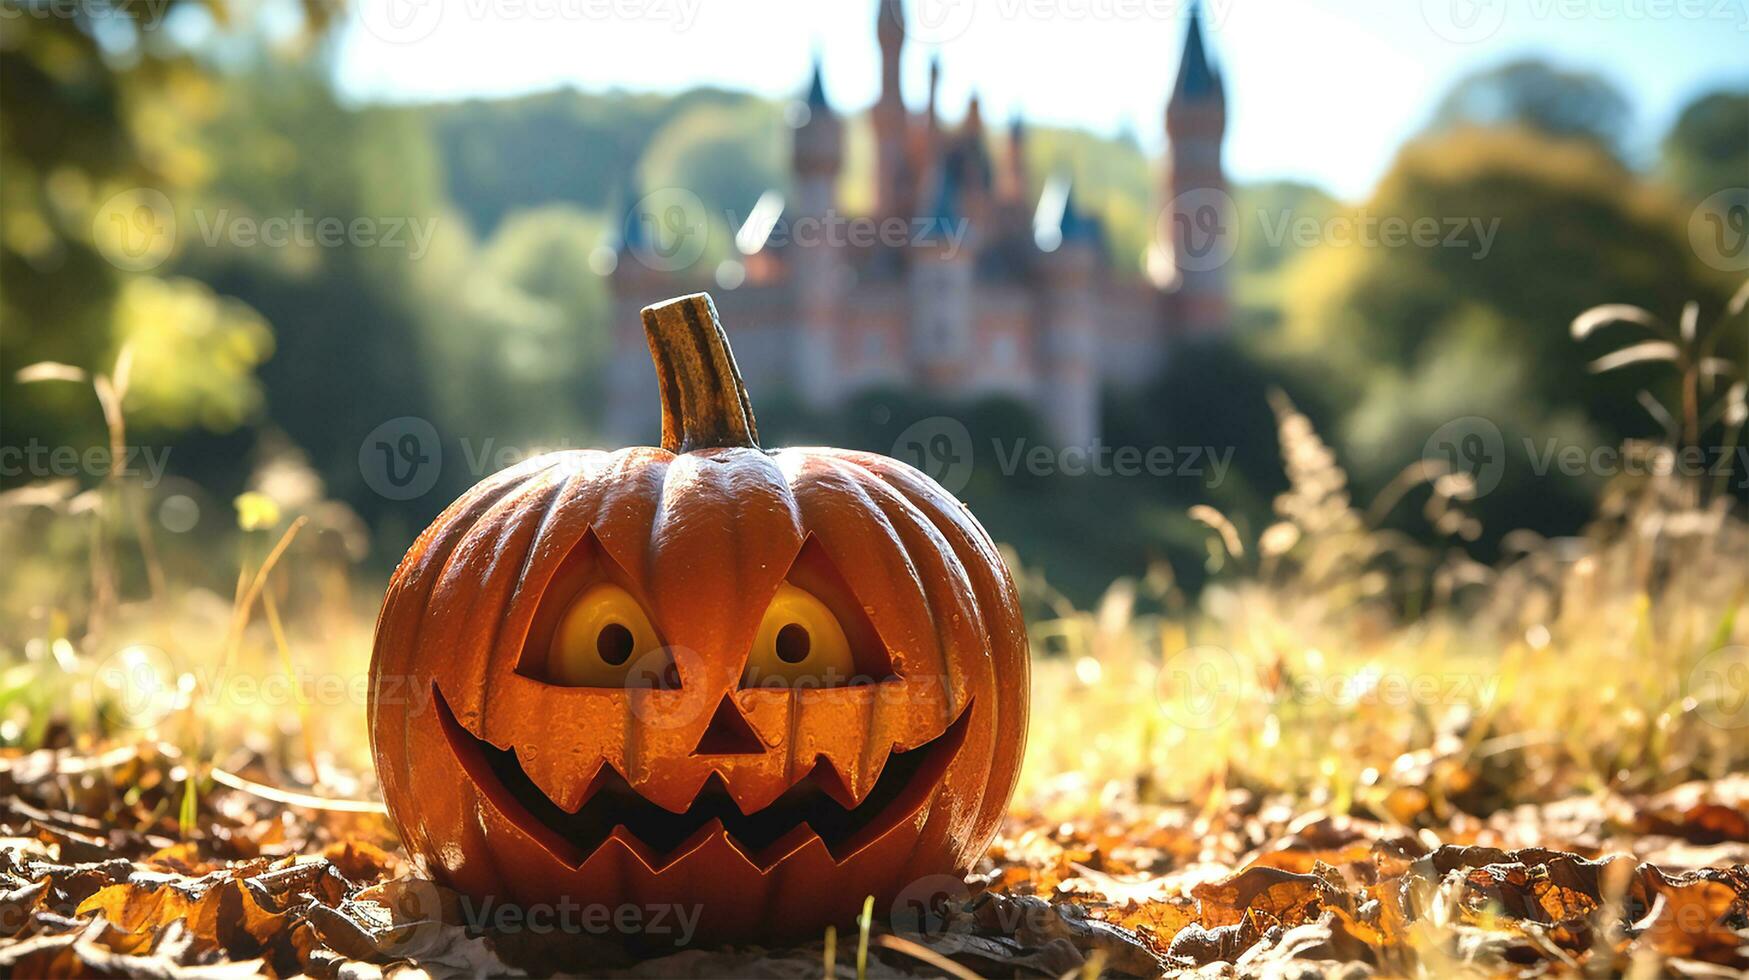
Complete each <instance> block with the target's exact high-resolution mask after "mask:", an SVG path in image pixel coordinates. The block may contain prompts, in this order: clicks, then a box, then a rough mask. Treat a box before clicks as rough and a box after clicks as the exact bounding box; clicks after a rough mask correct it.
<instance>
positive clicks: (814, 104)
mask: <svg viewBox="0 0 1749 980" xmlns="http://www.w3.org/2000/svg"><path fill="white" fill-rule="evenodd" d="M808 108H809V109H812V110H815V111H816V112H818V111H819V110H821V109H830V108H831V105H830V104H829V103H827V101H826V78H825V70H824V65H823V63H822V61H821V58H820V52H819V51H818V50H816V51H815V52H814V77H813V79H812V80H811V81H810V82H809V83H808Z"/></svg>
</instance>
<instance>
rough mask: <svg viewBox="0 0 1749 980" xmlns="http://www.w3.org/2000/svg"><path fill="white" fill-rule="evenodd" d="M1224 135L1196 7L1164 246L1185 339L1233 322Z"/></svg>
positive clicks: (1231, 222) (1178, 110) (1171, 116)
mask: <svg viewBox="0 0 1749 980" xmlns="http://www.w3.org/2000/svg"><path fill="white" fill-rule="evenodd" d="M1226 129H1227V98H1226V92H1225V90H1224V86H1223V85H1222V82H1221V76H1220V73H1219V72H1217V71H1216V70H1215V69H1214V67H1213V66H1211V65H1210V63H1209V57H1208V51H1207V49H1206V47H1205V45H1204V39H1203V30H1202V7H1201V4H1199V3H1194V2H1193V3H1192V5H1191V8H1190V23H1189V25H1188V26H1187V27H1186V29H1185V35H1184V55H1183V57H1182V58H1180V59H1179V62H1178V78H1177V81H1176V82H1175V83H1174V84H1173V87H1172V98H1171V100H1170V101H1169V102H1168V103H1167V105H1166V141H1167V148H1166V153H1167V156H1166V181H1165V187H1164V189H1163V203H1164V205H1165V208H1166V213H1165V214H1163V215H1162V219H1161V220H1162V228H1161V233H1162V237H1163V238H1164V239H1165V240H1164V241H1162V242H1161V243H1160V246H1161V248H1162V250H1163V252H1164V253H1165V254H1166V255H1167V256H1168V257H1169V258H1170V262H1171V265H1172V271H1173V272H1174V273H1175V276H1174V278H1175V280H1176V292H1175V293H1174V294H1173V298H1172V303H1173V307H1172V309H1173V313H1174V315H1175V318H1176V320H1177V326H1178V327H1179V328H1180V329H1181V330H1183V331H1184V332H1186V333H1192V334H1195V333H1203V332H1206V331H1212V330H1219V329H1222V328H1224V327H1225V326H1226V325H1227V324H1228V323H1229V322H1230V317H1231V299H1230V284H1229V276H1228V273H1227V263H1226V258H1227V257H1229V256H1230V255H1231V254H1232V249H1233V244H1234V241H1233V238H1234V236H1235V235H1237V234H1238V228H1237V227H1236V223H1237V215H1236V214H1235V213H1234V210H1233V204H1232V198H1231V197H1230V196H1229V195H1228V192H1227V177H1226V171H1225V169H1224V168H1223V166H1222V162H1221V141H1222V138H1223V137H1224V136H1225V134H1226Z"/></svg>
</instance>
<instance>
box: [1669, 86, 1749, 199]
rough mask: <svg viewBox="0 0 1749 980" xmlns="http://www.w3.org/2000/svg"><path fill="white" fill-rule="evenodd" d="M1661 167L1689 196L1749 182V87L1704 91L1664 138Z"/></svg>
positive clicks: (1707, 193)
mask: <svg viewBox="0 0 1749 980" xmlns="http://www.w3.org/2000/svg"><path fill="white" fill-rule="evenodd" d="M1662 150H1663V152H1662V159H1661V162H1660V169H1661V170H1662V172H1663V175H1664V177H1665V179H1667V180H1668V181H1669V182H1670V183H1671V184H1672V185H1673V186H1675V187H1676V188H1677V189H1678V190H1680V191H1681V193H1682V194H1683V195H1684V196H1686V197H1688V198H1689V199H1690V200H1696V201H1698V200H1702V199H1704V198H1706V197H1708V196H1710V195H1712V194H1713V193H1715V192H1717V191H1721V190H1724V189H1725V188H1728V187H1742V186H1743V185H1744V184H1745V183H1749V91H1744V90H1741V89H1739V90H1737V91H1722V92H1712V93H1710V94H1707V95H1703V96H1701V97H1700V98H1698V99H1696V100H1694V101H1693V102H1691V103H1689V104H1688V107H1687V108H1685V109H1683V110H1682V115H1681V117H1679V118H1678V119H1677V120H1676V124H1675V125H1674V126H1672V127H1671V128H1670V133H1669V134H1668V135H1667V136H1665V137H1664V143H1663V147H1662Z"/></svg>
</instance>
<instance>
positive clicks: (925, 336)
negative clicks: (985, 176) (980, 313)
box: [907, 167, 977, 389]
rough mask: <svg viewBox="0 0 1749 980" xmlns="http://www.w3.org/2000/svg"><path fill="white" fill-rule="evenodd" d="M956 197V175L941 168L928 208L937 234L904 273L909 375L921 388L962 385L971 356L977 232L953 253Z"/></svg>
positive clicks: (959, 207) (960, 215)
mask: <svg viewBox="0 0 1749 980" xmlns="http://www.w3.org/2000/svg"><path fill="white" fill-rule="evenodd" d="M960 192H961V188H960V175H959V173H958V172H957V171H956V170H955V169H954V168H952V167H941V168H940V169H939V173H938V174H937V176H936V187H935V195H934V201H933V203H932V204H931V206H930V209H929V220H930V221H931V222H933V223H934V225H935V227H936V228H937V229H938V232H939V233H937V234H935V235H934V236H932V240H931V241H930V242H929V243H928V244H927V245H926V246H925V247H923V248H920V249H917V250H915V251H916V253H917V254H916V255H914V256H913V259H912V262H911V264H910V267H909V269H908V270H907V272H908V275H909V285H910V293H911V296H910V300H911V316H910V322H911V336H910V357H911V364H912V368H913V371H912V374H913V376H914V377H917V378H919V379H922V380H923V381H924V382H925V383H928V384H931V385H936V386H940V387H943V388H950V389H951V387H952V386H953V385H954V384H956V383H960V382H963V380H964V378H965V376H966V374H967V370H968V367H969V365H970V362H971V358H972V356H973V351H972V326H973V324H972V312H973V311H972V306H973V303H974V302H975V298H974V296H973V294H972V293H973V282H972V273H973V270H974V268H975V267H976V262H975V259H974V253H975V251H976V249H975V248H974V247H973V245H974V241H975V238H976V235H977V232H976V230H975V229H974V230H972V231H971V232H970V233H969V234H967V236H966V238H965V240H964V241H963V242H961V243H960V247H959V248H957V249H956V248H955V247H954V246H953V245H951V244H950V242H951V240H952V239H951V237H950V236H949V235H948V234H946V230H947V229H949V228H953V227H956V226H959V225H960V224H961V223H962V222H963V221H964V219H965V211H964V208H963V202H962V200H961V193H960Z"/></svg>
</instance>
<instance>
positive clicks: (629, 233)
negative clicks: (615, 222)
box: [618, 168, 650, 252]
mask: <svg viewBox="0 0 1749 980" xmlns="http://www.w3.org/2000/svg"><path fill="white" fill-rule="evenodd" d="M642 199H643V194H642V193H640V190H639V184H638V173H637V170H636V169H635V168H634V169H632V170H630V171H628V172H627V173H626V176H625V182H624V183H623V184H621V186H620V190H619V208H618V211H619V215H620V221H619V227H620V239H619V248H620V251H621V252H638V251H643V250H645V249H647V248H648V247H649V245H650V236H649V229H648V228H645V227H644V216H643V215H642V214H639V213H638V211H637V207H638V202H639V201H641V200H642Z"/></svg>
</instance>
